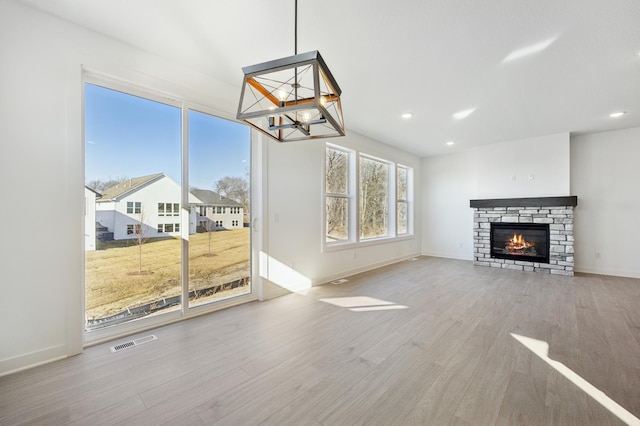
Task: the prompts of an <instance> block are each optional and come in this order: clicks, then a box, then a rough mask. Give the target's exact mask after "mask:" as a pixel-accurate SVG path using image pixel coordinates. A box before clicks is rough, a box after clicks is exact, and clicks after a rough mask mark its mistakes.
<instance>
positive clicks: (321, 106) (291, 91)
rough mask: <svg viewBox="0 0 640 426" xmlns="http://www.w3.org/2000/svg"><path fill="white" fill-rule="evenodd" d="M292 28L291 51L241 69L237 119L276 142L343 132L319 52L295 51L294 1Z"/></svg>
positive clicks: (334, 87)
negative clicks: (293, 33)
mask: <svg viewBox="0 0 640 426" xmlns="http://www.w3.org/2000/svg"><path fill="white" fill-rule="evenodd" d="M294 31H295V38H294V42H295V46H294V56H288V57H286V58H281V59H275V60H273V61H268V62H264V63H261V64H256V65H251V66H247V67H244V68H242V71H243V72H244V80H243V83H242V91H241V93H240V104H239V105H238V114H237V116H236V118H238V119H239V120H243V121H244V122H245V123H247V124H249V125H250V126H252V127H253V128H255V129H257V130H259V131H260V132H262V133H264V134H265V135H267V136H269V137H271V138H273V139H275V140H277V141H279V142H291V141H299V140H305V139H316V138H330V137H336V136H344V134H345V131H344V121H343V118H342V106H341V104H340V94H341V93H342V91H341V90H340V87H339V86H338V83H337V82H336V80H335V79H334V78H333V75H332V74H331V71H329V68H328V67H327V64H326V63H325V62H324V60H323V59H322V56H320V52H318V51H317V50H314V51H311V52H306V53H301V54H298V0H295V24H294Z"/></svg>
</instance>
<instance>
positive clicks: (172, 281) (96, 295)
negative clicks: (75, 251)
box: [85, 228, 250, 319]
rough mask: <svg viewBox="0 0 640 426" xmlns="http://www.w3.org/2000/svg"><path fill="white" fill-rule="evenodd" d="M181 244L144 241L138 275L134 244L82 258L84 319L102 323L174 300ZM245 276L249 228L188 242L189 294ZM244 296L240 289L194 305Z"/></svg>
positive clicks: (192, 237) (118, 243) (197, 236)
mask: <svg viewBox="0 0 640 426" xmlns="http://www.w3.org/2000/svg"><path fill="white" fill-rule="evenodd" d="M209 237H211V244H210V246H211V251H209ZM180 242H181V240H180V238H167V239H149V240H147V241H146V242H145V243H144V244H143V246H142V268H141V269H142V273H139V264H138V250H139V247H138V246H137V245H136V244H135V243H134V242H123V241H114V242H112V243H103V244H101V249H100V250H96V251H90V252H86V257H85V271H86V273H85V294H86V295H85V300H86V302H85V303H86V318H87V319H97V318H104V317H107V316H110V315H114V314H116V313H118V312H121V311H123V310H126V309H127V308H132V307H136V306H140V305H144V304H147V303H153V302H156V301H159V300H162V299H166V298H170V297H174V296H179V295H180V293H181V275H180V273H181V268H182V262H181V247H180V246H181V244H180ZM249 276H250V231H249V228H242V229H234V230H228V231H217V232H211V234H210V235H209V234H208V233H200V234H194V235H190V236H189V290H190V291H192V290H201V289H205V288H210V287H212V286H216V285H219V284H225V283H228V282H232V281H236V280H242V279H246V278H247V277H249ZM239 290H240V291H239ZM242 290H244V291H242ZM249 291H250V287H248V286H245V287H242V288H241V289H238V288H236V289H233V290H229V291H223V292H221V293H216V294H215V295H213V296H207V297H206V298H203V299H196V300H197V301H195V303H196V304H200V303H203V302H208V301H211V300H216V299H221V298H225V297H227V296H233V295H236V294H242V293H243V292H244V293H247V292H249ZM192 303H193V301H192Z"/></svg>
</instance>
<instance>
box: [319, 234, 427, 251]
mask: <svg viewBox="0 0 640 426" xmlns="http://www.w3.org/2000/svg"><path fill="white" fill-rule="evenodd" d="M414 238H415V235H413V234H407V235H402V236H399V237H384V238H372V239H368V240H365V241H358V242H353V241H347V242H343V243H333V244H327V243H323V244H322V253H331V252H335V251H341V250H351V249H355V248H361V247H369V246H376V245H380V244H389V243H398V242H401V241H408V240H413V239H414Z"/></svg>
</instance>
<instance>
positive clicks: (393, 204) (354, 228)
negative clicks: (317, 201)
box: [321, 142, 415, 252]
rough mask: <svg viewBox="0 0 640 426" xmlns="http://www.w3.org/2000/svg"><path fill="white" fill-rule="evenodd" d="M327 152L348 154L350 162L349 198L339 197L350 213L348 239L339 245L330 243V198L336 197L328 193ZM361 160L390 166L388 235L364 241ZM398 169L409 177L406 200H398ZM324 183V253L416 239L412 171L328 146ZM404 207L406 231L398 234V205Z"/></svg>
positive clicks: (362, 154) (366, 155) (326, 146)
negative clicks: (361, 228)
mask: <svg viewBox="0 0 640 426" xmlns="http://www.w3.org/2000/svg"><path fill="white" fill-rule="evenodd" d="M328 149H336V150H339V151H343V152H346V153H348V154H349V160H348V171H347V173H348V181H349V182H348V186H349V190H348V191H349V195H348V196H344V195H340V194H337V195H340V196H342V197H343V198H345V199H347V200H348V201H347V202H348V209H349V214H348V215H349V223H348V231H347V232H348V237H347V239H346V240H340V241H327V238H326V237H327V235H326V233H327V229H326V227H327V212H326V205H327V198H328V197H332V196H336V194H333V193H328V192H327V153H328ZM361 159H367V160H373V161H378V162H381V163H384V164H385V165H387V166H388V173H387V202H386V205H387V235H386V236H379V237H371V238H362V237H361V235H360V227H361V224H360V209H361V208H360V203H361V200H360V184H361V182H360V164H361ZM398 169H403V170H406V173H407V198H406V199H401V200H398V198H397V184H398ZM322 172H323V179H322V181H323V183H322V206H323V208H322V213H321V220H322V227H321V229H322V252H331V251H337V250H345V249H353V248H356V247H364V246H369V245H376V244H385V243H390V242H397V241H401V240H407V239H413V238H414V237H415V235H414V228H413V218H414V211H413V210H414V204H413V190H414V183H413V179H414V174H413V168H412V167H411V166H407V165H405V164H400V163H397V162H395V161H392V160H390V159H387V158H382V157H379V156H375V155H371V154H368V153H364V152H360V151H358V150H355V149H349V148H346V147H344V146H340V145H335V144H332V143H329V142H327V143H326V145H325V153H324V157H323V168H322ZM399 202H400V203H404V204H405V205H406V208H407V230H406V232H405V233H399V232H398V220H397V214H398V205H399Z"/></svg>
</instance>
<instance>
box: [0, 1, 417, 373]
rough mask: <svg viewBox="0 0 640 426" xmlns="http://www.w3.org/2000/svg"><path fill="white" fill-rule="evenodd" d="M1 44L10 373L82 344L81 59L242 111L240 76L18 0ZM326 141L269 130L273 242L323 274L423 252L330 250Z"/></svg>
mask: <svg viewBox="0 0 640 426" xmlns="http://www.w3.org/2000/svg"><path fill="white" fill-rule="evenodd" d="M0 52H2V59H1V60H0V93H1V94H2V95H1V96H0V140H1V141H2V151H3V152H2V155H0V162H1V163H0V179H2V182H3V183H2V185H1V186H0V191H1V192H0V196H1V197H2V200H3V202H4V203H5V205H7V206H9V207H8V208H6V209H5V210H4V213H3V219H4V221H5V223H7V224H10V226H6V227H5V229H4V233H3V238H2V242H1V243H0V259H2V268H0V283H1V289H2V297H0V342H2V344H0V375H3V374H6V373H8V372H10V371H15V370H18V369H21V368H25V367H28V366H31V365H35V364H38V363H42V362H48V361H51V360H53V359H56V358H60V357H65V356H68V355H72V354H76V353H78V352H80V351H81V350H82V329H83V322H84V313H83V300H82V299H83V259H84V251H83V248H82V241H83V239H84V227H83V225H82V223H83V217H84V171H83V169H84V166H83V161H84V149H83V132H82V84H81V77H82V69H83V67H84V68H85V69H89V70H92V71H94V72H97V73H103V74H106V75H109V76H113V77H116V78H118V79H120V80H122V81H123V82H124V84H126V83H127V82H129V83H132V84H134V85H135V86H139V87H143V88H149V89H153V90H159V91H161V92H163V93H164V94H166V95H168V96H170V97H176V98H178V99H180V98H182V99H188V100H191V101H193V102H195V103H197V104H199V105H202V106H204V107H206V108H208V110H209V111H213V112H215V113H216V114H218V115H219V116H221V117H224V118H233V117H234V116H235V109H236V107H237V100H238V98H237V97H238V90H239V87H232V86H229V85H226V84H223V83H221V82H219V81H217V80H215V79H213V78H211V77H209V76H206V75H204V74H202V73H199V72H197V71H195V70H193V69H188V68H184V67H182V66H180V65H178V64H176V63H174V62H171V61H167V60H163V59H162V58H159V57H156V56H154V55H151V54H148V53H145V52H141V51H139V50H137V49H135V48H133V47H131V46H128V45H124V44H121V43H118V42H116V41H114V40H111V39H108V38H105V37H103V36H100V35H98V34H96V33H93V32H90V31H88V30H86V29H83V28H80V27H77V26H74V25H71V24H69V23H66V22H64V21H61V20H59V19H57V18H53V17H51V16H49V15H46V14H44V13H41V12H39V11H36V10H34V9H31V8H29V7H27V6H24V5H22V4H20V3H16V2H14V1H9V0H1V1H0ZM347 119H348V118H347ZM347 121H348V120H347ZM339 143H344V144H345V145H346V146H349V145H350V144H353V145H354V146H355V145H361V146H362V147H363V149H362V150H363V151H364V152H367V153H370V154H372V155H380V156H382V157H385V158H389V159H390V160H395V161H401V162H402V163H404V164H406V165H408V166H412V167H415V168H416V172H417V176H419V169H420V162H419V160H418V159H416V158H415V157H412V156H409V155H407V154H403V153H401V152H399V151H397V150H393V149H391V148H389V147H387V146H385V145H383V144H380V143H377V142H374V141H369V140H367V139H365V138H362V137H359V136H357V135H355V134H351V133H350V134H349V136H348V137H346V138H342V139H340V140H339ZM323 147H324V144H323V143H322V142H318V141H315V142H308V143H301V144H286V145H277V144H275V143H272V142H270V143H268V144H266V148H265V152H263V153H261V154H260V155H264V156H268V158H266V159H259V160H258V162H259V163H260V164H263V165H265V166H268V168H265V170H267V171H266V172H265V175H264V176H262V177H259V178H257V179H256V180H255V182H265V185H267V184H268V186H266V187H264V188H262V190H263V196H261V197H259V202H258V203H256V205H259V204H260V205H262V206H263V207H264V208H268V209H269V210H268V211H271V212H277V213H279V215H280V220H279V222H278V223H277V224H276V223H268V221H267V223H264V225H265V226H264V227H263V229H264V230H265V231H267V232H268V235H267V236H266V238H263V237H262V236H260V241H261V245H262V248H264V249H265V251H266V252H267V254H268V255H270V256H273V257H272V258H273V259H278V260H280V261H281V262H283V265H289V264H291V265H293V266H294V267H295V269H294V268H291V270H290V271H289V272H291V274H292V275H296V274H298V276H300V277H307V278H308V279H309V280H310V281H312V283H314V284H316V283H319V282H322V281H325V280H327V279H330V278H331V277H333V276H342V275H347V274H349V273H352V272H354V271H358V270H364V269H366V268H369V267H372V266H376V265H379V264H384V263H388V262H390V261H392V260H394V259H400V258H403V257H406V256H409V255H410V254H416V253H419V249H420V243H419V237H418V238H416V239H413V240H407V241H403V242H400V243H392V244H384V245H380V246H372V247H367V248H366V249H362V250H356V258H355V259H354V256H353V253H352V252H349V253H346V254H344V255H343V254H341V253H339V252H336V253H331V254H321V250H320V247H321V245H320V240H321V235H320V229H321V227H320V224H321V219H320V217H321V216H320V214H321V211H322V200H321V189H322V186H321V175H320V170H321V167H322V164H323V161H324V148H323ZM417 189H418V190H419V184H418V185H417ZM25 194H26V195H25ZM266 203H268V204H269V205H268V206H267V205H265V204H266ZM416 212H417V219H418V220H419V218H420V213H419V209H418V210H416ZM272 217H273V216H270V218H272ZM258 219H260V218H258ZM258 223H259V222H258ZM268 225H272V226H271V227H269V226H268ZM183 226H186V223H183ZM419 229H420V228H419V225H418V226H417V227H416V231H417V232H419ZM418 235H419V234H418ZM45 236H46V238H45ZM34 264H35V265H37V267H34ZM278 288H279V287H278V286H274V287H273V288H272V289H271V290H273V291H267V292H265V294H263V295H262V296H266V297H269V296H272V295H274V294H277V292H278V291H279V290H276V289H278Z"/></svg>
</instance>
